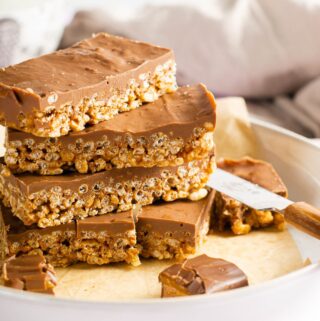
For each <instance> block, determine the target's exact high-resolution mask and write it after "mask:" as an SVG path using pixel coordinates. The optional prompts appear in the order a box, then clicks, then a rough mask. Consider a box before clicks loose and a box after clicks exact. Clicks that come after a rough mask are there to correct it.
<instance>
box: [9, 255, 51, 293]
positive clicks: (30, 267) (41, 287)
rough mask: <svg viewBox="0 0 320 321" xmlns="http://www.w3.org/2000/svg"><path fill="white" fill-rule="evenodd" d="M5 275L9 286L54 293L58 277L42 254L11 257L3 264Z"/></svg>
mask: <svg viewBox="0 0 320 321" xmlns="http://www.w3.org/2000/svg"><path fill="white" fill-rule="evenodd" d="M3 277H4V280H5V285H6V286H8V287H12V288H16V289H20V290H25V291H31V292H38V293H48V294H54V292H53V288H54V287H55V286H56V285H57V279H56V276H55V272H54V270H53V267H52V266H51V265H49V264H47V263H46V260H45V258H44V257H43V256H40V255H22V256H19V257H11V258H9V259H8V260H7V261H6V262H5V263H4V265H3Z"/></svg>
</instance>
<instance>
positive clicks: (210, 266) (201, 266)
mask: <svg viewBox="0 0 320 321" xmlns="http://www.w3.org/2000/svg"><path fill="white" fill-rule="evenodd" d="M159 280H160V281H161V282H162V283H163V286H168V285H169V283H170V286H174V287H175V286H176V287H177V288H180V289H184V291H185V295H194V294H203V293H214V292H220V291H225V290H230V289H234V288H239V287H243V286H247V285H248V279H247V277H246V275H245V274H244V273H243V271H242V270H240V269H239V268H238V267H237V266H236V265H235V264H233V263H231V262H228V261H225V260H223V259H218V258H211V257H209V256H207V255H205V254H203V255H200V256H198V257H195V258H192V259H187V260H185V261H184V262H183V263H182V264H174V265H172V266H170V267H169V268H167V269H165V270H164V271H163V272H161V273H160V275H159ZM170 281H171V282H170ZM167 283H168V284H167ZM163 293H164V294H165V293H166V291H164V292H163Z"/></svg>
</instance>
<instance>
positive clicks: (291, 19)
mask: <svg viewBox="0 0 320 321" xmlns="http://www.w3.org/2000/svg"><path fill="white" fill-rule="evenodd" d="M146 2H147V1H138V4H136V5H134V6H133V7H131V10H125V6H127V5H128V1H125V2H121V1H120V2H119V1H117V2H115V1H107V2H104V5H103V9H101V8H100V9H99V10H95V11H92V12H91V13H80V14H79V15H78V16H76V19H75V20H74V22H73V23H72V24H71V25H70V26H69V27H68V29H67V30H66V34H65V37H64V40H63V45H67V44H70V43H72V42H75V41H76V40H80V39H81V38H83V37H84V36H88V35H90V34H91V33H92V32H98V31H102V30H103V31H108V32H110V33H116V34H121V35H125V36H128V37H131V38H135V39H141V40H145V41H150V42H153V43H157V44H159V45H163V46H168V47H171V48H173V49H174V51H175V54H176V58H177V64H178V81H179V83H180V84H187V83H188V84H191V83H196V82H203V83H205V84H206V85H207V86H208V87H209V88H210V89H212V90H213V91H214V93H215V94H216V95H218V96H221V95H222V96H224V95H240V96H244V97H245V98H247V99H255V104H258V105H260V106H261V103H260V101H261V99H263V98H269V103H268V104H267V105H269V106H270V105H272V106H273V107H274V108H272V111H273V112H272V115H271V116H275V117H276V118H277V117H278V122H280V123H281V124H283V123H284V124H286V123H288V122H289V123H290V122H291V124H297V126H296V127H294V125H293V129H295V130H296V131H298V132H301V133H304V134H306V135H308V136H311V137H312V136H313V137H315V136H318V137H320V58H319V57H320V36H319V31H320V1H311V0H251V1H250V0H228V1H227V0H225V1H220V0H207V1H202V0H197V1H187V0H183V1H180V0H175V1H170V2H169V1H164V0H163V1H161V4H159V3H158V2H152V4H150V2H148V4H146ZM130 3H132V1H131V2H130ZM121 6H122V7H123V9H121ZM289 94H290V95H289ZM257 99H260V101H259V100H257ZM270 99H271V100H270ZM263 105H266V104H263ZM257 110H259V108H257ZM291 129H292V128H291Z"/></svg>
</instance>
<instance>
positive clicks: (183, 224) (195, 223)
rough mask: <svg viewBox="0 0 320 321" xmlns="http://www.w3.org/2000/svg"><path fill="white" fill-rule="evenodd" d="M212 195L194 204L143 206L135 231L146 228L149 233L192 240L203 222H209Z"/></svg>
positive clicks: (182, 202) (188, 202)
mask: <svg viewBox="0 0 320 321" xmlns="http://www.w3.org/2000/svg"><path fill="white" fill-rule="evenodd" d="M214 195H215V192H214V191H211V192H209V195H208V196H207V197H206V198H203V199H201V200H199V201H196V202H192V201H188V200H181V201H175V202H172V203H158V204H154V205H150V206H145V207H143V210H142V211H141V213H139V215H138V222H137V229H138V230H139V229H141V228H143V227H144V226H148V231H150V232H158V233H160V234H165V233H172V238H175V239H179V238H181V237H185V236H186V235H189V237H190V238H193V239H194V238H195V237H196V235H197V233H198V232H199V229H200V228H201V227H202V225H203V223H204V221H209V218H210V212H211V209H212V203H213V199H214ZM194 241H195V240H194Z"/></svg>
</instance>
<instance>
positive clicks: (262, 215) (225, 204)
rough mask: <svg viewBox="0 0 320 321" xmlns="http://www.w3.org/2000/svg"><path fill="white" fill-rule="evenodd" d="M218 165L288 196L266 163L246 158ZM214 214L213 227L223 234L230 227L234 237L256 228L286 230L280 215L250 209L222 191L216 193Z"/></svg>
mask: <svg viewBox="0 0 320 321" xmlns="http://www.w3.org/2000/svg"><path fill="white" fill-rule="evenodd" d="M217 166H218V167H219V168H221V169H223V170H225V171H228V172H230V173H232V174H234V175H237V176H239V177H241V178H243V179H246V180H248V181H250V182H252V183H254V184H257V185H260V186H261V187H263V188H265V189H268V190H269V191H271V192H273V193H276V194H279V195H280V196H283V197H287V196H288V191H287V188H286V186H285V185H284V183H283V181H282V180H281V178H280V176H279V175H278V173H277V172H276V171H275V169H274V168H273V167H272V165H271V164H269V163H267V162H264V161H261V160H256V159H253V158H250V157H245V158H242V159H239V160H231V159H224V160H221V161H219V162H218V163H217ZM213 214H214V215H213V219H212V222H213V225H214V228H216V229H218V230H221V231H223V230H225V229H228V228H231V230H232V231H233V233H234V234H246V233H249V232H250V231H251V229H253V228H260V227H267V226H272V225H274V226H276V227H277V228H278V229H283V228H284V224H285V223H284V217H283V215H282V214H281V213H277V212H274V211H257V210H255V209H251V208H249V207H247V206H246V205H244V204H242V203H240V202H238V201H237V200H235V199H232V198H231V197H229V196H227V195H225V194H223V193H220V192H216V196H215V201H214V211H213Z"/></svg>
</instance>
